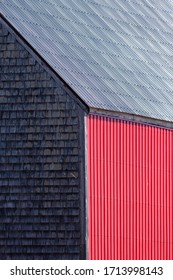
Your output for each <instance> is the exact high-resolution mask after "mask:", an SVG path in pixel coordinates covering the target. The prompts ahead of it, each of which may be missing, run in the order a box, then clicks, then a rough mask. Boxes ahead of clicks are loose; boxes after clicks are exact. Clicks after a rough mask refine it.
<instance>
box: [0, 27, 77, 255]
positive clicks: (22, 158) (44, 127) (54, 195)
mask: <svg viewBox="0 0 173 280" xmlns="http://www.w3.org/2000/svg"><path fill="white" fill-rule="evenodd" d="M78 114H79V108H78V106H77V105H76V103H75V102H74V100H73V99H72V98H71V97H69V96H68V95H67V93H66V92H65V89H63V84H62V82H61V81H59V82H57V81H56V82H55V81H54V80H53V78H51V76H50V75H49V74H48V73H47V72H46V71H45V70H44V69H43V68H42V67H41V66H40V65H39V64H38V63H37V62H36V60H35V59H34V58H33V57H32V56H31V55H30V54H29V52H28V51H27V50H26V49H25V48H24V47H23V46H22V45H20V44H19V43H18V42H17V41H16V39H15V38H14V37H13V36H12V35H11V34H10V33H9V32H8V31H7V29H6V28H5V27H3V25H2V24H0V259H79V258H80V239H81V233H80V227H81V225H80V192H79V189H80V187H79V117H78Z"/></svg>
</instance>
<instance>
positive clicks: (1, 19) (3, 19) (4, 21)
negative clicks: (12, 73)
mask: <svg viewBox="0 0 173 280" xmlns="http://www.w3.org/2000/svg"><path fill="white" fill-rule="evenodd" d="M0 23H2V24H4V25H5V27H6V28H7V29H8V30H9V32H10V33H11V34H12V35H14V36H15V37H16V39H17V41H18V42H19V43H20V44H21V45H22V46H23V47H24V48H25V49H27V51H28V52H29V53H30V54H31V55H32V56H33V57H34V58H35V59H36V60H37V62H38V63H39V64H40V65H41V66H42V67H43V68H44V70H45V71H47V72H48V73H49V74H50V75H51V76H52V78H54V80H55V81H56V79H59V80H60V81H61V82H62V85H63V86H64V87H65V90H66V92H67V94H69V95H70V96H71V97H72V98H73V99H74V100H75V101H76V102H77V103H78V105H79V106H80V107H81V108H82V109H83V110H84V111H85V112H86V113H89V106H88V105H87V104H86V103H85V101H84V100H82V98H80V97H79V95H78V94H77V93H76V92H75V91H74V90H73V89H72V88H71V87H70V86H69V85H68V84H67V83H66V81H65V80H64V79H63V78H62V77H61V76H59V74H58V73H57V72H56V71H55V70H54V69H53V68H52V67H51V66H50V65H49V63H48V62H47V61H46V60H44V58H43V57H42V56H41V55H40V54H39V53H38V52H37V51H36V50H35V49H34V48H33V47H32V46H31V45H30V43H29V42H28V41H27V40H26V39H25V38H24V37H23V36H22V35H21V34H20V33H19V32H18V31H17V29H16V28H15V27H14V26H13V25H12V24H11V23H10V22H9V20H8V19H7V18H6V17H4V16H3V15H2V13H1V12H0Z"/></svg>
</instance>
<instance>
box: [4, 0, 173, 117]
mask: <svg viewBox="0 0 173 280" xmlns="http://www.w3.org/2000/svg"><path fill="white" fill-rule="evenodd" d="M0 12H1V13H2V15H3V16H4V17H5V18H6V19H7V20H8V21H9V22H10V23H11V24H12V25H14V27H15V28H16V29H17V30H18V32H19V33H20V34H21V35H22V36H23V37H24V38H25V39H26V41H28V42H29V43H30V44H31V45H32V46H33V47H34V48H35V49H36V51H37V52H38V53H39V54H40V55H41V56H42V57H43V58H44V59H45V60H46V61H47V62H48V64H49V65H50V66H51V67H52V68H53V69H54V70H55V71H56V72H57V73H58V74H59V75H60V76H61V77H62V78H63V79H64V80H65V81H66V82H67V83H68V84H69V85H70V87H71V88H72V89H73V90H74V91H75V92H76V93H77V94H78V95H79V96H80V97H81V98H82V99H83V100H84V102H85V103H86V104H88V105H89V106H90V107H92V108H100V109H106V110H112V111H117V112H126V113H130V114H136V115H142V116H147V117H151V118H155V119H163V120H167V121H173V105H172V104H173V67H172V65H173V43H172V42H173V29H172V26H173V16H172V15H173V2H172V1H170V0H164V1H162V0H138V1H137V0H136V1H135V0H134V1H129V0H117V1H116V0H115V1H112V0H78V1H77V2H76V0H58V1H57V0H37V1H35V0H30V1H28V0H10V1H9V0H1V1H0Z"/></svg>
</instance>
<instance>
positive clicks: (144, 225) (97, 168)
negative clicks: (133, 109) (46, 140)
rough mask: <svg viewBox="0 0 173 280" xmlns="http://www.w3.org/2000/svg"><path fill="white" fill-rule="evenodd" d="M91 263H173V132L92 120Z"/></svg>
mask: <svg viewBox="0 0 173 280" xmlns="http://www.w3.org/2000/svg"><path fill="white" fill-rule="evenodd" d="M87 131H88V186H89V189H88V204H89V205H88V208H89V209H88V211H89V213H88V223H89V224H88V237H89V259H173V131H172V130H169V129H165V128H161V127H155V126H150V125H144V124H140V123H134V122H128V121H121V120H117V119H115V118H111V117H110V118H109V117H102V116H89V117H88V119H87Z"/></svg>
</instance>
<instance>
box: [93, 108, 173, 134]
mask: <svg viewBox="0 0 173 280" xmlns="http://www.w3.org/2000/svg"><path fill="white" fill-rule="evenodd" d="M90 114H92V115H95V114H96V115H102V116H107V117H113V118H116V119H119V120H125V121H132V122H138V123H142V124H146V125H154V126H157V127H164V128H168V129H173V122H168V121H164V120H158V119H153V118H147V117H143V116H139V115H132V114H128V113H123V112H114V111H107V110H103V109H96V108H90Z"/></svg>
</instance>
